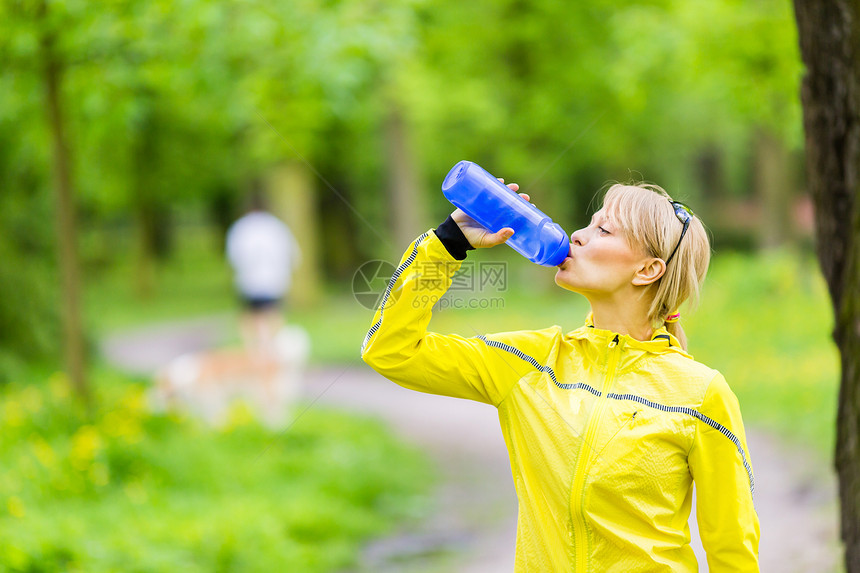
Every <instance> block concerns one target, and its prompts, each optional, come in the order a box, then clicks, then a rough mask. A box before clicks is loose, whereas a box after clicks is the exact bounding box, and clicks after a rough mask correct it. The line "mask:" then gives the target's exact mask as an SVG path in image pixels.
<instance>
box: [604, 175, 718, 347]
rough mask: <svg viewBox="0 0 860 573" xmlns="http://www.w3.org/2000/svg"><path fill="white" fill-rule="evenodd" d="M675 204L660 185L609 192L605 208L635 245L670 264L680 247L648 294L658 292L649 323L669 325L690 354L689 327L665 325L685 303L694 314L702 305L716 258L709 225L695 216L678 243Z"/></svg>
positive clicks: (624, 187) (679, 225)
mask: <svg viewBox="0 0 860 573" xmlns="http://www.w3.org/2000/svg"><path fill="white" fill-rule="evenodd" d="M670 201H672V198H671V197H670V196H669V194H668V193H666V191H664V190H663V188H662V187H660V186H658V185H652V184H647V183H636V184H629V185H623V184H615V185H612V186H611V187H610V188H609V189H608V190H607V191H606V194H605V196H604V198H603V207H604V209H605V212H606V215H607V216H608V217H609V219H610V220H612V221H613V222H614V223H615V224H616V225H618V226H619V227H620V228H621V229H623V231H624V234H625V237H626V238H627V241H628V243H629V244H630V246H631V247H633V248H641V249H642V250H643V251H645V252H646V253H648V254H650V255H652V256H654V257H657V258H660V259H662V260H663V261H664V262H665V261H666V259H668V258H669V256H670V255H671V253H672V250H673V249H674V248H675V245H678V250H677V251H676V252H675V255H674V257H672V260H671V261H669V264H667V265H666V272H665V273H664V274H663V276H662V277H660V278H659V279H658V280H657V281H656V282H655V283H654V284H652V285H651V286H650V288H649V289H648V290H647V291H646V292H648V293H653V300H652V303H651V306H650V308H649V311H648V319H649V321H650V322H651V325H652V326H653V327H659V326H663V325H665V326H666V328H667V330H668V331H669V332H670V333H671V334H672V335H673V336H675V337H676V338H678V340H679V341H680V342H681V345H682V346H683V347H684V349H685V350H686V349H687V338H686V336H685V335H684V329H683V328H681V325H680V323H679V322H666V318H667V317H668V316H669V315H671V314H672V313H674V312H675V311H676V310H678V309H679V308H680V307H681V305H682V304H683V303H685V302H686V303H687V308H688V309H689V310H693V309H694V308H695V307H696V306H697V305H698V303H699V293H700V288H701V285H702V282H703V281H704V280H705V275H706V274H707V272H708V265H709V264H710V260H711V244H710V241H709V240H708V233H707V231H706V230H705V226H704V225H703V224H702V222H701V220H699V218H698V217H696V216H693V217H692V218H691V220H690V225H689V228H688V229H687V233H686V234H685V235H684V238H683V240H681V242H680V244H678V241H679V239H680V238H681V232H682V231H683V228H684V226H683V224H682V223H681V221H680V220H679V219H678V216H677V215H676V214H675V208H674V207H673V205H672V204H671V202H670Z"/></svg>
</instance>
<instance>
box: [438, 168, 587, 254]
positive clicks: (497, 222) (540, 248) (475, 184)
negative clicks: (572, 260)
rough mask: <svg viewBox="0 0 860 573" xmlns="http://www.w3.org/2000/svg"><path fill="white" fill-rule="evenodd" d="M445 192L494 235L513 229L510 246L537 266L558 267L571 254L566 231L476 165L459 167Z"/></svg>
mask: <svg viewBox="0 0 860 573" xmlns="http://www.w3.org/2000/svg"><path fill="white" fill-rule="evenodd" d="M442 193H443V194H444V195H445V197H446V198H447V199H448V201H450V202H451V203H453V204H454V205H455V206H457V207H459V208H460V209H462V210H463V211H464V212H465V213H466V214H467V215H468V216H470V217H471V218H472V219H474V220H475V221H477V222H478V223H480V224H481V225H482V226H484V227H486V228H487V229H489V230H490V231H491V232H493V233H496V232H498V231H499V230H500V229H503V228H504V227H510V228H512V229H513V230H514V234H513V236H512V237H511V238H510V239H508V241H507V244H508V245H510V246H511V248H513V249H514V250H515V251H517V252H518V253H520V254H521V255H522V256H524V257H525V258H527V259H528V260H530V261H532V262H533V263H537V264H539V265H546V266H548V267H554V266H557V265H560V264H561V263H562V262H563V261H564V258H565V257H566V256H567V255H568V253H569V252H570V240H569V239H568V236H567V233H565V232H564V229H562V228H561V227H559V226H558V225H557V224H556V223H553V222H552V219H550V218H549V217H548V216H547V215H545V214H544V213H543V212H542V211H541V210H540V209H538V208H537V207H535V206H534V205H532V204H531V203H529V202H528V201H526V200H525V199H523V198H522V197H520V196H519V195H518V194H517V193H516V192H515V191H513V190H511V189H510V188H509V187H508V186H507V185H505V184H504V183H502V182H501V181H499V180H498V179H496V178H495V177H493V176H492V175H490V174H489V173H487V171H485V170H484V169H483V168H482V167H480V166H479V165H477V164H476V163H472V162H471V161H461V162H459V163H458V164H457V165H455V166H454V167H453V168H452V169H451V171H449V172H448V175H447V176H446V177H445V181H443V182H442Z"/></svg>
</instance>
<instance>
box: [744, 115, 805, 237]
mask: <svg viewBox="0 0 860 573" xmlns="http://www.w3.org/2000/svg"><path fill="white" fill-rule="evenodd" d="M790 161H791V156H790V155H789V153H788V150H787V149H786V148H785V145H784V144H783V143H782V141H780V140H779V138H777V137H776V136H775V135H774V134H773V133H770V132H769V131H767V130H764V129H762V130H759V131H758V133H757V134H756V137H755V164H754V167H755V174H754V176H755V192H756V195H757V196H758V200H759V201H760V202H761V207H762V216H761V221H760V222H759V225H758V231H759V232H758V237H757V239H758V243H759V246H760V247H761V248H762V249H773V248H776V247H782V246H783V245H785V244H786V243H787V242H788V241H789V239H790V238H791V231H792V227H791V208H792V204H793V201H794V196H795V193H794V187H793V185H794V179H793V177H792V176H793V175H794V171H793V170H792V169H791V166H790V163H789V162H790Z"/></svg>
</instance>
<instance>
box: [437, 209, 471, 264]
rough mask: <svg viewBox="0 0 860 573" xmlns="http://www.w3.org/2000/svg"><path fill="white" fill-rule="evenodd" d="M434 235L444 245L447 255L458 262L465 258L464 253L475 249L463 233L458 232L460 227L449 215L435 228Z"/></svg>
mask: <svg viewBox="0 0 860 573" xmlns="http://www.w3.org/2000/svg"><path fill="white" fill-rule="evenodd" d="M435 233H436V236H437V237H439V240H440V241H442V244H443V245H445V249H446V250H447V251H448V253H449V254H450V255H451V256H452V257H454V258H455V259H457V260H458V261H462V260H463V259H465V258H466V251H471V250H473V249H474V248H475V247H473V246H472V245H471V244H470V243H469V240H468V239H466V236H465V235H464V234H463V231H461V230H460V227H459V226H458V225H457V223H456V222H455V221H454V219H452V218H451V216H450V215H448V218H447V219H445V222H444V223H442V224H441V225H439V226H438V227H436V230H435Z"/></svg>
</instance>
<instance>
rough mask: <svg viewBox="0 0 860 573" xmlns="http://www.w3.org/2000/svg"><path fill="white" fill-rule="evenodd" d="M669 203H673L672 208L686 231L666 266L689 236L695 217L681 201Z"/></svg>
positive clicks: (682, 233) (682, 232)
mask: <svg viewBox="0 0 860 573" xmlns="http://www.w3.org/2000/svg"><path fill="white" fill-rule="evenodd" d="M669 203H671V204H672V208H673V209H675V216H676V217H678V220H679V221H681V223H683V224H684V230H683V231H681V237H680V238H679V239H678V244H677V245H675V248H674V249H673V250H672V254H671V255H669V258H668V259H666V266H668V265H669V261H671V260H672V257H674V256H675V253H676V252H678V247H680V246H681V241H683V240H684V235H686V234H687V229H689V228H690V221H691V220H692V219H693V217H695V215H694V214H693V210H692V209H690V208H689V207H687V206H686V205H684V204H683V203H681V202H680V201H669Z"/></svg>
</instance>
